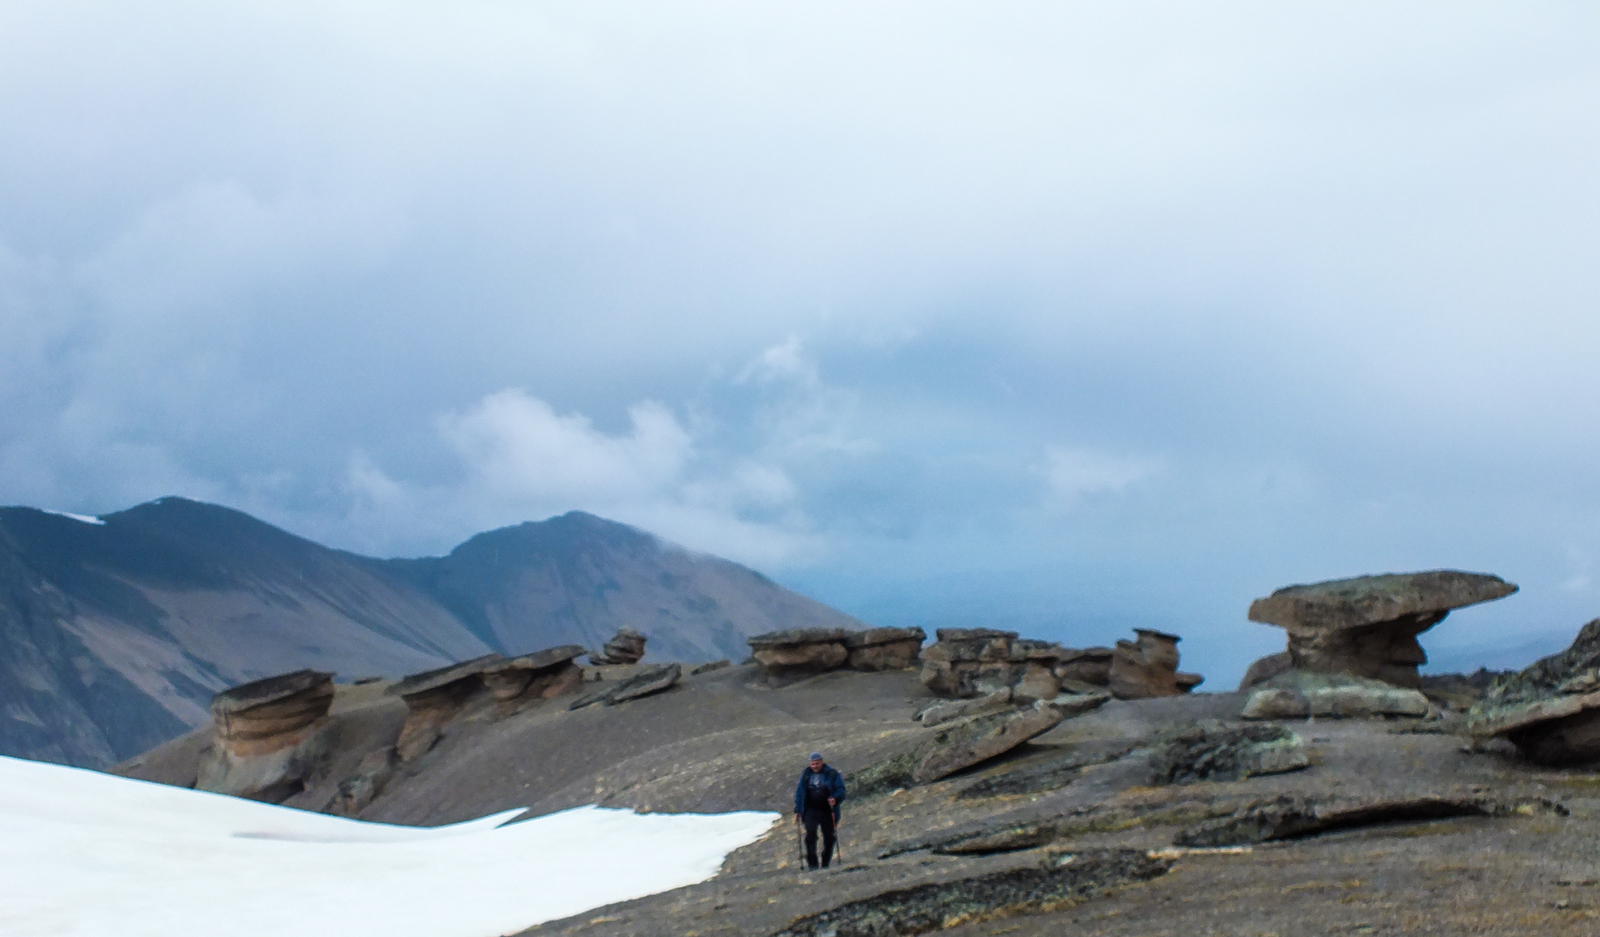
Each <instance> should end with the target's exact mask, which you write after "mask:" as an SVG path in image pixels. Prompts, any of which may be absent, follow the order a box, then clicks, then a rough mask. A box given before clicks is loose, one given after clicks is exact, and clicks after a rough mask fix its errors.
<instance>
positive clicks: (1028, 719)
mask: <svg viewBox="0 0 1600 937" xmlns="http://www.w3.org/2000/svg"><path fill="white" fill-rule="evenodd" d="M1061 719H1062V715H1061V713H1060V711H1059V710H1057V709H1055V708H1054V707H1053V706H1049V705H1046V704H1043V703H1040V704H1035V705H1034V706H1032V707H1030V708H1028V709H1019V710H1014V711H1012V712H1005V713H996V714H994V715H988V716H976V717H974V718H971V719H966V720H962V721H961V722H956V723H952V724H950V725H949V726H948V727H946V728H944V729H940V730H939V731H938V732H937V734H936V735H935V736H934V738H933V740H932V741H931V742H930V743H929V744H928V746H927V747H926V749H924V751H923V752H922V757H921V758H919V759H918V761H917V763H916V766H915V767H913V768H912V769H911V780H913V781H915V782H916V783H918V784H926V783H928V782H930V781H937V780H938V779H940V778H942V777H946V776H947V775H951V774H955V773H956V772H957V771H960V770H961V769H962V768H970V767H971V766H973V765H975V764H978V763H979V762H983V761H988V760H989V759H990V758H993V757H995V756H996V755H1001V754H1004V753H1006V752H1008V751H1010V750H1011V749H1013V748H1016V747H1017V746H1018V745H1021V744H1022V743H1023V742H1026V741H1027V740H1029V739H1031V738H1033V737H1034V736H1036V735H1042V734H1043V733H1045V732H1048V731H1050V730H1051V729H1054V728H1055V727H1056V726H1057V725H1058V724H1060V722H1061Z"/></svg>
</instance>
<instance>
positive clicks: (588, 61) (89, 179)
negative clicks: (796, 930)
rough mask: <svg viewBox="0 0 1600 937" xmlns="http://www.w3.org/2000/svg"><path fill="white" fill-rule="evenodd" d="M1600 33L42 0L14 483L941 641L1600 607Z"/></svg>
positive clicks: (1564, 614) (18, 192) (857, 8)
mask: <svg viewBox="0 0 1600 937" xmlns="http://www.w3.org/2000/svg"><path fill="white" fill-rule="evenodd" d="M1597 167H1600V8H1596V7H1595V6H1594V5H1593V4H1592V3H1578V2H1573V3H1559V2H1550V3H1539V4H1516V3H1499V4H1476V3H1467V2H1459V0H1452V2H1447V3H1437V4H1428V3H1409V4H1408V3H1394V2H1387V0H1386V2H1381V3H1380V2H1374V3H1351V2H1341V3H1336V4H1332V3H1330V4H1323V5H1315V4H1282V3H1275V2H1262V3H1254V4H1249V3H1246V4H1239V3H1206V4H1192V3H1182V4H1179V3H1174V4H1151V3H1138V2H1117V3H1104V4H1096V5H1084V4H1068V3H1062V2H1047V3H1036V4H1035V3H1008V4H971V3H958V4H946V3H935V2H916V3H901V4H890V3H883V4H866V5H863V4H859V3H838V4H834V3H818V2H807V3H787V4H783V3H743V4H731V3H730V4H715V3H694V2H678V3H672V4H651V3H617V4H611V3H599V2H592V0H585V2H581V3H571V4H546V3H527V2H523V3H513V2H502V3H488V2H451V3H442V2H441V3H404V2H395V0H386V2H382V3H378V2H372V3H353V2H341V0H317V2H305V3H297V2H289V0H272V2H268V3H240V4H216V3H211V2H195V3H192V4H185V3H176V2H156V3H151V4H134V5H130V4H122V3H75V2H69V0H54V2H50V3H24V2H12V3H5V4H0V503H10V504H31V505H37V506H42V507H48V508H54V509H60V510H70V511H78V512H84V513H101V512H106V511H112V510H117V509H121V508H124V507H128V506H130V505H132V504H134V503H137V502H140V501H144V500H147V499H150V498H154V497H158V496H161V495H167V494H182V495H187V496H190V497H196V498H201V499H206V500H211V501H216V502H220V503H223V504H228V505H232V506H235V507H238V508H241V509H244V510H247V511H250V512H252V513H254V514H256V515H258V516H260V517H262V518H264V519H266V520H269V521H272V522H274V523H277V524H280V525H282V526H284V527H287V528H288V529H290V530H292V531H294V532H296V533H300V534H303V535H305V536H309V537H312V538H314V539H318V540H320V541H322V542H325V543H328V544H331V545H335V546H339V547H345V548H349V549H354V550H360V551H364V552H368V553H374V554H380V555H416V554H422V553H438V552H442V551H445V550H448V549H449V548H450V547H451V546H453V545H454V544H455V543H456V542H458V541H460V540H461V539H463V538H465V537H466V536H468V535H470V534H472V533H474V532H476V531H479V530H483V529H486V528H490V527H496V526H501V525H505V524H511V523H516V522H520V521H523V520H528V519H541V518H544V517H547V516H550V515H552V514H557V513H561V512H564V511H567V510H570V509H574V508H579V509H584V510H589V511H592V512H595V513H597V514H601V515H603V516H606V517H611V518H614V519H617V520H622V521H626V522H629V523H633V524H637V525H639V526H642V527H645V528H646V529H649V530H652V531H654V532H656V533H659V534H661V535H663V536H665V537H667V538H670V539H673V540H676V541H678V542H680V543H683V544H686V545H688V546H690V547H693V548H696V549H700V550H705V551H708V552H712V553H718V554H722V555H725V556H728V557H731V558H733V559H737V560H740V561H743V562H746V563H749V564H751V565H753V566H755V567H757V568H759V569H761V570H763V571H765V572H767V573H769V574H771V575H773V576H774V577H775V578H778V579H779V580H780V581H783V582H785V583H787V584H790V585H793V586H795V587H797V588H800V589H802V590H803V591H806V592H808V593H810V594H812V595H814V596H816V597H818V598H820V599H823V600H824V601H828V602H831V603H833V604H835V605H837V606H839V607H841V608H843V609H845V610H846V611H849V612H852V613H854V614H857V615H860V616H862V617H864V618H867V619H869V620H871V621H874V622H877V623H883V624H898V623H917V624H923V625H925V626H928V627H929V628H930V630H931V628H933V627H937V626H941V625H958V624H967V625H970V624H989V625H1004V626H1011V627H1017V628H1021V629H1023V630H1024V631H1025V632H1026V633H1028V634H1029V635H1031V636H1039V637H1050V638H1057V639H1060V640H1064V641H1067V642H1068V643H1072V644H1078V645H1084V644H1108V643H1110V642H1111V641H1113V640H1114V639H1115V638H1117V637H1119V636H1124V635H1125V634H1126V631H1127V629H1128V628H1130V627H1132V626H1135V625H1150V626H1154V627H1160V628H1164V629H1169V630H1173V631H1176V632H1177V633H1179V634H1181V635H1183V636H1184V637H1185V642H1184V644H1183V645H1182V646H1181V647H1182V650H1183V652H1184V667H1185V669H1198V670H1200V671H1202V672H1204V673H1206V674H1208V675H1209V676H1210V677H1211V678H1212V679H1211V681H1210V682H1208V684H1207V688H1208V689H1211V688H1217V689H1225V688H1227V685H1229V684H1231V683H1233V682H1234V681H1236V680H1237V679H1238V676H1239V674H1240V673H1241V672H1242V671H1243V669H1244V667H1245V666H1246V665H1247V664H1248V663H1249V661H1250V660H1251V659H1252V658H1253V657H1255V656H1257V655H1258V654H1262V653H1268V652H1271V651H1273V650H1277V649H1280V648H1281V646H1282V632H1281V631H1278V630H1277V629H1273V628H1268V627H1265V626H1262V625H1254V624H1250V623H1249V622H1247V621H1246V620H1245V617H1244V612H1245V608H1246V607H1247V605H1248V604H1249V601H1250V600H1251V599H1252V598H1253V597H1255V596H1258V595H1264V594H1266V593H1267V592H1269V591H1271V590H1272V589H1274V588H1277V587H1279V586H1283V585H1287V584H1289V583H1293V582H1305V581H1313V580H1320V579H1328V578H1334V577H1340V576H1348V575H1356V574H1360V573H1368V572H1381V571H1404V570H1412V569H1427V568H1435V567H1453V568H1461V569H1468V570H1480V571H1488V572H1495V573H1499V574H1501V575H1504V576H1505V577H1506V578H1508V579H1510V580H1512V581H1514V582H1517V583H1520V584H1521V585H1522V593H1521V594H1520V595H1517V596H1514V597H1512V598H1510V599H1506V600H1503V601H1501V602H1499V603H1496V604H1494V605H1492V606H1486V607H1483V608H1480V609H1473V610H1468V611H1464V612H1459V613H1457V614H1455V615H1453V616H1452V617H1451V618H1450V619H1448V620H1447V621H1446V622H1445V623H1444V624H1442V625H1440V626H1439V627H1438V628H1436V629H1435V630H1434V631H1433V632H1431V633H1430V634H1429V635H1428V636H1426V637H1425V639H1424V643H1425V645H1426V646H1427V647H1428V648H1429V649H1430V651H1431V652H1432V653H1433V655H1434V658H1435V662H1436V665H1438V666H1450V667H1473V666H1477V665H1479V664H1486V665H1489V666H1492V667H1503V666H1520V665H1522V664H1524V663H1526V662H1527V661H1528V660H1529V659H1531V658H1532V657H1534V656H1537V655H1538V654H1542V653H1549V652H1551V651H1554V650H1556V649H1558V648H1559V647H1561V646H1563V645H1565V644H1566V642H1567V641H1568V640H1570V638H1571V636H1572V634H1573V633H1574V632H1575V631H1576V630H1577V628H1578V626H1579V625H1581V624H1582V623H1583V622H1584V621H1587V620H1588V619H1590V618H1593V617H1595V616H1596V615H1600V579H1597V576H1600V432H1597V430H1600V392H1597V391H1596V388H1595V384H1596V379H1597V377H1600V368H1597V365H1600V315H1597V312H1600V262H1597V259H1596V258H1597V257H1600V173H1597V171H1596V168H1597Z"/></svg>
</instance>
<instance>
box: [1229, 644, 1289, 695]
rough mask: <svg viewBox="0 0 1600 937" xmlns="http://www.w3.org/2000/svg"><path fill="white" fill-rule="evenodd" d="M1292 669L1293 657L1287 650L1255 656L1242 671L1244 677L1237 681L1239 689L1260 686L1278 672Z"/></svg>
mask: <svg viewBox="0 0 1600 937" xmlns="http://www.w3.org/2000/svg"><path fill="white" fill-rule="evenodd" d="M1293 669H1294V658H1293V657H1292V656H1291V655H1290V654H1289V652H1288V651H1279V652H1278V653H1276V654H1268V655H1267V656H1266V657H1261V658H1257V659H1256V660H1255V661H1254V662H1253V663H1251V664H1250V666H1249V668H1247V669H1246V670H1245V672H1244V677H1243V679H1241V680H1240V681H1239V689H1241V690H1248V689H1250V688H1251V687H1254V686H1260V685H1261V684H1263V683H1266V682H1267V681H1268V680H1271V679H1272V678H1273V677H1276V676H1277V675H1278V674H1280V673H1287V672H1288V671H1291V670H1293Z"/></svg>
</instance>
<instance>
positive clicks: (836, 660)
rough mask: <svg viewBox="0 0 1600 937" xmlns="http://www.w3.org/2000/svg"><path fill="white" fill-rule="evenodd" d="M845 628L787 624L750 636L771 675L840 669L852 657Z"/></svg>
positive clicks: (753, 652)
mask: <svg viewBox="0 0 1600 937" xmlns="http://www.w3.org/2000/svg"><path fill="white" fill-rule="evenodd" d="M849 636H850V632H849V631H846V630H845V629H843V628H786V629H784V630H783V631H769V632H767V633H766V634H758V635H755V636H754V637H752V638H750V656H752V657H754V658H755V659H756V663H758V664H760V665H761V669H762V670H763V671H765V672H766V674H767V675H768V676H769V677H790V676H803V675H806V674H814V673H826V672H827V671H829V670H838V669H839V668H840V667H843V666H844V665H845V663H846V662H847V661H849V660H850V651H849V649H848V648H846V647H845V640H846V639H847V638H848V637H849Z"/></svg>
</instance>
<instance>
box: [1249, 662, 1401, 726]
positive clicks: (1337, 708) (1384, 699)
mask: <svg viewBox="0 0 1600 937" xmlns="http://www.w3.org/2000/svg"><path fill="white" fill-rule="evenodd" d="M1427 714H1428V698H1427V697H1426V696H1424V695H1422V693H1421V691H1419V690H1413V689H1411V688H1410V687H1398V686H1394V685H1393V684H1390V683H1385V682H1383V681H1382V680H1373V679H1370V678H1367V677H1356V676H1352V675H1350V674H1326V673H1314V672H1311V671H1304V670H1291V671H1289V672H1287V673H1282V674H1279V675H1277V676H1276V677H1273V678H1272V679H1271V680H1268V681H1267V682H1266V683H1264V684H1262V685H1260V686H1259V687H1257V688H1256V689H1255V690H1254V691H1253V692H1252V693H1251V694H1250V696H1249V697H1248V698H1247V699H1246V700H1245V704H1244V709H1243V710H1242V711H1241V712H1240V713H1239V715H1240V716H1241V717H1242V718H1244V719H1305V718H1308V717H1310V716H1319V717H1326V718H1334V719H1364V718H1370V717H1372V716H1410V717H1414V718H1421V717H1423V716H1426V715H1427Z"/></svg>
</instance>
